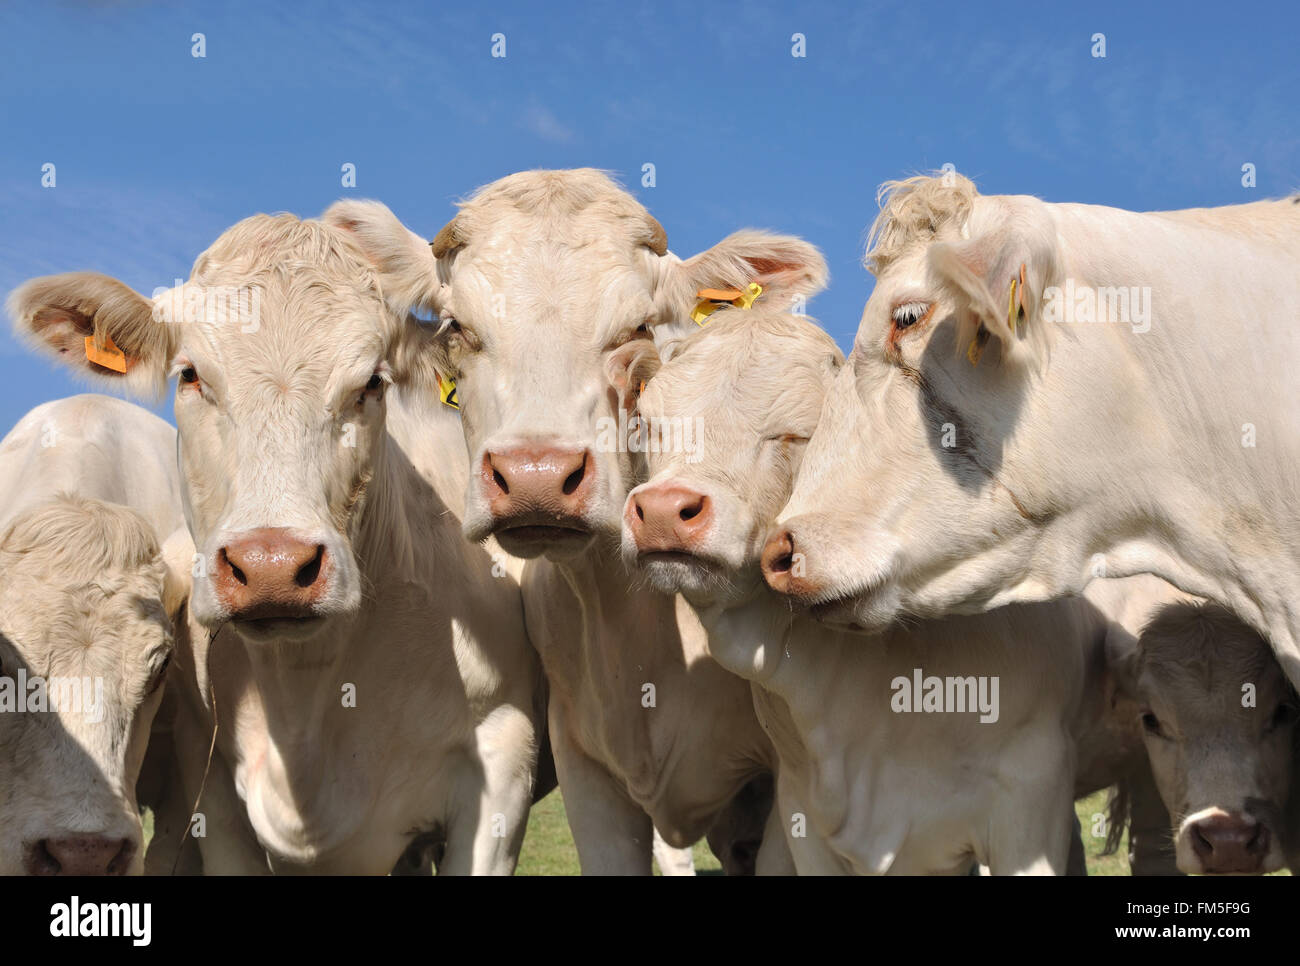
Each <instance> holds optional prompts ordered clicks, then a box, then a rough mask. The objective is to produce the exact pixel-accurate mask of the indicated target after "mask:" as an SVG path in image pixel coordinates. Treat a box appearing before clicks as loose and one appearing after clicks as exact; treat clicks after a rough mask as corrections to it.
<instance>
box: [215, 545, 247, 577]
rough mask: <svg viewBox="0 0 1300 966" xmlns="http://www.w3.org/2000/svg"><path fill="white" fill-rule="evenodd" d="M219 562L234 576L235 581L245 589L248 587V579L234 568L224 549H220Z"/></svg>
mask: <svg viewBox="0 0 1300 966" xmlns="http://www.w3.org/2000/svg"><path fill="white" fill-rule="evenodd" d="M221 562H222V563H224V564H225V565H226V566H227V567H229V568H230V573H231V574H232V575H233V576H234V578H235V579H236V580H238V581H239V582H240V583H241V584H243V585H244V586H245V587H247V586H248V578H247V577H246V576H244V572H243V571H242V570H240V569H239V568H238V567H236V566H235V562H234V561H233V560H231V559H230V555H229V554H227V553H226V548H225V547H222V548H221Z"/></svg>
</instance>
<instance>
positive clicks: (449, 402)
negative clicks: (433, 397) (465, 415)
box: [433, 372, 460, 409]
mask: <svg viewBox="0 0 1300 966" xmlns="http://www.w3.org/2000/svg"><path fill="white" fill-rule="evenodd" d="M433 376H434V378H435V379H437V380H438V398H439V399H440V400H442V404H443V405H444V406H450V407H451V408H452V409H460V400H458V399H457V398H456V383H455V382H454V381H452V380H451V379H447V378H444V377H443V375H442V373H440V372H435V373H434V374H433Z"/></svg>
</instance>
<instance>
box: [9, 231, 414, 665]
mask: <svg viewBox="0 0 1300 966" xmlns="http://www.w3.org/2000/svg"><path fill="white" fill-rule="evenodd" d="M10 308H11V312H12V313H13V315H14V316H15V319H16V324H17V327H18V330H19V331H20V333H22V334H24V335H26V336H27V337H28V338H29V339H30V340H31V341H33V342H34V343H35V344H36V345H37V346H38V347H40V348H42V349H45V350H47V351H49V352H52V353H53V354H55V355H56V356H57V357H58V358H60V359H61V360H63V361H65V362H66V363H68V364H69V365H71V366H72V367H73V368H75V369H77V370H79V371H80V372H82V373H83V374H85V375H87V376H90V377H93V378H95V379H97V380H99V381H100V382H107V383H110V384H114V385H118V386H122V387H125V388H128V389H131V390H135V391H137V392H141V391H149V390H151V389H153V390H160V389H162V388H163V387H165V386H166V383H167V379H168V377H169V375H175V376H177V379H178V382H177V387H176V397H175V414H176V424H177V427H178V429H179V431H180V434H179V444H178V446H179V452H180V469H181V473H182V477H183V481H184V483H183V497H184V503H185V513H186V519H187V521H188V523H189V527H190V531H191V534H192V535H193V537H194V544H195V547H196V548H197V551H198V555H199V560H198V561H197V562H196V576H195V579H194V591H193V602H192V610H193V613H194V616H195V617H196V618H197V619H198V620H199V621H201V622H202V623H203V624H205V625H208V626H215V625H219V624H222V623H224V622H229V624H230V626H231V627H232V628H234V629H235V630H236V631H237V632H238V633H239V634H240V635H241V636H242V637H245V638H246V639H250V640H255V641H270V640H273V639H275V640H283V639H296V640H303V639H307V638H312V637H315V636H317V635H318V634H319V632H320V631H321V629H322V628H323V626H324V625H325V624H326V623H327V622H328V620H329V619H331V618H346V617H347V616H348V615H350V614H352V613H354V612H355V611H356V610H357V608H358V607H359V605H360V601H361V599H362V594H363V587H362V577H361V572H360V567H359V563H358V558H359V557H360V558H362V559H364V558H365V556H367V555H379V554H382V553H385V552H387V550H388V548H385V547H381V546H366V545H364V538H363V534H362V530H363V528H362V527H361V521H362V519H363V516H364V510H365V508H366V507H367V506H368V505H369V504H370V503H371V502H377V503H382V498H381V499H379V500H372V499H368V498H372V497H373V494H372V493H371V492H370V488H371V484H372V481H373V480H374V479H375V478H376V476H377V475H379V476H380V477H381V478H382V473H381V472H380V470H381V469H382V467H383V462H384V460H385V458H386V456H387V457H388V458H392V454H391V453H389V452H387V450H386V447H385V441H386V440H387V433H386V431H385V394H386V393H387V392H388V390H389V389H390V387H392V386H393V385H402V384H404V383H407V382H410V381H415V380H418V379H419V378H420V370H421V359H423V358H425V357H426V355H427V354H426V353H423V352H422V347H423V346H424V344H425V339H426V338H427V335H426V330H425V329H424V328H423V327H421V326H420V325H418V324H417V323H416V322H415V320H414V319H411V318H409V317H408V316H407V315H406V314H405V313H398V312H395V311H393V310H392V309H391V308H390V307H389V304H388V303H387V302H386V301H385V299H384V293H383V292H381V290H380V287H379V279H378V277H377V274H376V272H375V271H374V269H373V268H372V266H371V265H370V263H369V262H368V261H367V259H366V258H365V256H364V255H363V254H362V253H361V251H360V249H358V248H357V247H356V246H355V244H354V243H353V241H352V238H351V236H350V235H348V234H347V233H346V232H342V231H338V230H336V229H333V228H330V227H328V226H326V225H324V224H322V223H320V222H312V221H300V220H299V219H297V218H295V217H293V216H292V215H277V216H274V217H271V216H266V215H257V216H254V217H252V218H249V219H246V220H245V221H242V222H240V223H239V224H237V225H235V226H234V227H233V228H231V229H230V230H228V231H227V232H225V234H223V235H222V236H221V237H220V238H219V239H218V240H217V241H216V243H215V244H213V245H212V247H211V248H209V249H208V250H207V251H206V252H204V253H203V254H202V255H201V256H199V258H198V260H197V261H196V262H195V265H194V270H193V272H192V274H191V276H190V279H189V281H188V282H186V283H184V284H183V285H181V286H179V287H177V288H175V289H171V290H167V291H164V292H161V294H159V295H157V296H156V298H155V299H154V300H153V301H150V300H149V299H146V298H144V297H143V296H141V295H138V294H136V293H135V292H133V291H132V290H131V289H129V288H127V287H126V286H125V285H123V284H121V283H120V282H117V281H115V280H114V279H111V278H107V277H104V276H102V275H92V274H87V273H76V274H70V275H56V276H50V277H47V278H40V279H35V280H33V281H31V282H28V283H27V284H26V285H24V286H22V287H21V288H20V289H18V290H17V291H16V292H15V293H14V295H13V297H12V299H11V301H10ZM100 347H103V348H102V349H101V348H100ZM115 356H116V358H115ZM119 370H122V371H119ZM431 375H432V370H429V376H431ZM422 391H423V390H422ZM375 530H376V528H373V527H372V528H370V529H369V531H367V532H370V533H373V532H374V531H375Z"/></svg>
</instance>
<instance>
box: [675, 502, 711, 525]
mask: <svg viewBox="0 0 1300 966" xmlns="http://www.w3.org/2000/svg"><path fill="white" fill-rule="evenodd" d="M703 512H704V497H700V499H699V500H697V501H696V502H695V503H692V504H691V505H690V506H684V507H682V508H681V510H680V511H679V512H678V514H677V515H678V516H680V517H681V518H682V520H683V521H686V520H694V519H695V518H696V517H697V516H699V515H700V514H701V513H703Z"/></svg>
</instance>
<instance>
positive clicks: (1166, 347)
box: [1041, 213, 1300, 682]
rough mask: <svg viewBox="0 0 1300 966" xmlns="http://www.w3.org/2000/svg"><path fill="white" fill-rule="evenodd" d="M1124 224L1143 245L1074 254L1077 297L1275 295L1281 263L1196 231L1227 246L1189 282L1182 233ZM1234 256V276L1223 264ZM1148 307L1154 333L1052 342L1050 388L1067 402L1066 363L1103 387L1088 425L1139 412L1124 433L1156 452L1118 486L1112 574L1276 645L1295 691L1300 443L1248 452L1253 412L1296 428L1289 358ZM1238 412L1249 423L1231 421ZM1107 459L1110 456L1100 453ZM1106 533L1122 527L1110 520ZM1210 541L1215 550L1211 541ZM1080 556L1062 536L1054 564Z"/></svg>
mask: <svg viewBox="0 0 1300 966" xmlns="http://www.w3.org/2000/svg"><path fill="white" fill-rule="evenodd" d="M1126 214H1127V215H1128V217H1130V218H1132V219H1135V220H1134V222H1133V223H1132V225H1133V234H1135V235H1136V236H1137V241H1136V242H1134V243H1132V244H1131V245H1130V250H1128V251H1126V252H1124V253H1123V254H1124V258H1123V259H1119V258H1117V257H1116V254H1117V253H1116V252H1115V251H1114V248H1113V246H1110V247H1107V246H1104V245H1103V246H1102V247H1101V250H1102V252H1103V254H1102V255H1101V256H1099V255H1098V254H1096V253H1094V252H1093V251H1091V250H1090V249H1088V248H1086V247H1083V246H1078V245H1076V246H1072V247H1071V248H1070V249H1069V250H1067V251H1066V252H1065V256H1066V258H1065V265H1066V275H1067V276H1068V277H1069V278H1072V279H1073V280H1074V282H1075V289H1076V291H1077V290H1078V288H1079V287H1080V286H1085V285H1086V286H1088V287H1091V289H1093V290H1101V289H1103V288H1107V287H1112V286H1114V287H1122V286H1132V285H1133V284H1134V279H1138V280H1139V281H1140V282H1141V284H1143V285H1147V286H1149V287H1150V289H1151V290H1152V292H1153V293H1157V295H1158V293H1160V292H1170V291H1177V292H1179V293H1180V296H1181V300H1182V302H1185V303H1187V304H1193V305H1197V304H1209V305H1215V304H1220V303H1218V302H1216V301H1215V299H1216V298H1219V299H1222V297H1223V296H1222V295H1221V293H1219V292H1218V289H1217V288H1216V286H1219V285H1220V283H1221V280H1222V279H1223V278H1224V277H1225V273H1227V272H1229V271H1230V272H1232V274H1233V277H1234V279H1235V281H1234V283H1233V291H1234V292H1236V293H1240V294H1241V295H1242V296H1243V297H1244V296H1245V295H1246V294H1248V293H1251V292H1254V291H1268V290H1269V285H1270V278H1269V273H1270V272H1275V271H1276V269H1277V267H1278V262H1277V258H1278V257H1279V256H1268V255H1266V254H1263V253H1259V252H1258V251H1257V248H1256V247H1253V246H1252V245H1251V244H1250V243H1249V242H1248V241H1246V240H1243V239H1241V238H1238V237H1233V236H1231V235H1230V234H1227V233H1224V232H1222V231H1217V230H1214V228H1213V227H1212V226H1211V227H1208V228H1207V227H1206V226H1200V227H1201V228H1202V229H1203V234H1202V237H1204V238H1206V239H1209V240H1212V241H1213V240H1217V241H1220V242H1222V245H1221V247H1219V248H1209V247H1207V248H1206V251H1205V253H1204V254H1203V255H1202V256H1201V257H1200V259H1199V261H1201V263H1202V264H1200V265H1199V268H1200V269H1201V271H1200V274H1199V275H1197V276H1195V277H1192V278H1187V277H1185V275H1186V273H1187V272H1188V271H1189V267H1188V255H1187V253H1186V251H1184V250H1183V249H1182V248H1180V247H1179V244H1180V238H1181V237H1182V234H1181V233H1182V232H1185V231H1186V230H1187V226H1186V225H1179V226H1178V229H1179V231H1178V232H1171V231H1170V230H1169V229H1170V224H1169V222H1168V221H1167V220H1163V219H1160V216H1159V215H1135V214H1131V213H1126ZM1072 227H1073V226H1072ZM1068 234H1069V232H1068V231H1067V232H1062V235H1068ZM1184 247H1185V246H1184ZM1229 252H1231V256H1229V255H1228V254H1227V253H1229ZM1248 256H1250V257H1248ZM1255 256H1257V257H1255ZM1229 257H1231V262H1230V264H1228V265H1225V264H1223V260H1224V259H1225V258H1229ZM1150 305H1151V318H1150V320H1149V325H1150V329H1149V331H1147V332H1145V333H1142V334H1140V335H1138V334H1133V333H1131V332H1130V330H1129V329H1128V327H1125V326H1121V325H1116V324H1115V323H1092V324H1082V323H1081V324H1075V325H1070V326H1068V327H1067V328H1069V329H1070V330H1071V331H1070V335H1071V338H1069V339H1057V340H1056V343H1057V344H1056V345H1055V346H1054V347H1053V354H1054V356H1055V355H1056V354H1057V353H1058V352H1059V353H1060V355H1061V356H1062V358H1061V359H1057V358H1053V359H1052V360H1051V361H1050V362H1049V364H1048V366H1047V367H1046V380H1047V382H1046V385H1045V388H1044V389H1043V390H1041V391H1043V392H1056V393H1058V394H1060V395H1062V396H1064V395H1066V394H1067V391H1068V388H1069V384H1068V376H1066V377H1065V378H1066V380H1067V381H1066V383H1065V384H1064V386H1058V385H1056V384H1055V380H1054V379H1053V370H1054V369H1056V368H1057V367H1058V366H1060V365H1061V364H1062V363H1063V362H1066V361H1068V362H1069V364H1070V366H1071V368H1073V369H1074V370H1075V374H1076V376H1077V373H1078V372H1080V371H1082V372H1088V371H1091V372H1093V373H1095V374H1096V375H1097V376H1099V377H1101V378H1103V379H1106V380H1107V381H1106V382H1105V383H1104V385H1101V386H1098V387H1097V388H1096V391H1095V392H1094V396H1095V397H1097V398H1099V399H1104V400H1105V403H1106V409H1104V410H1102V409H1096V410H1094V411H1093V413H1092V415H1091V417H1090V418H1091V419H1093V420H1097V419H1103V418H1118V417H1116V416H1115V414H1117V413H1132V414H1135V415H1134V417H1133V418H1129V419H1127V420H1126V422H1127V425H1126V428H1125V429H1126V432H1127V433H1130V434H1132V433H1142V434H1143V435H1141V436H1140V437H1139V438H1140V439H1141V441H1142V442H1141V451H1142V452H1143V453H1146V454H1149V455H1148V457H1147V459H1146V460H1145V461H1144V462H1145V464H1146V466H1147V467H1148V468H1149V469H1150V472H1146V473H1126V474H1125V475H1124V476H1123V486H1124V489H1125V490H1126V491H1127V495H1128V498H1129V502H1130V504H1131V505H1132V506H1133V507H1135V509H1136V511H1137V512H1136V513H1135V514H1134V518H1133V519H1132V520H1131V521H1128V524H1129V526H1128V530H1127V532H1126V538H1125V541H1124V542H1123V543H1122V544H1121V545H1119V546H1116V547H1111V548H1109V549H1108V550H1107V553H1106V557H1107V565H1108V571H1109V575H1111V576H1126V575H1129V574H1136V573H1142V572H1150V573H1154V574H1156V575H1158V576H1160V577H1162V578H1164V579H1166V580H1168V581H1170V582H1171V583H1174V584H1175V585H1177V586H1179V587H1180V588H1182V589H1183V590H1185V591H1187V592H1189V593H1193V594H1197V595H1200V596H1205V597H1211V598H1214V599H1217V600H1221V601H1223V602H1224V603H1226V604H1228V605H1229V606H1230V607H1231V608H1232V609H1233V610H1234V611H1235V612H1236V613H1237V614H1238V615H1239V616H1240V617H1242V618H1243V619H1245V620H1246V621H1247V622H1248V623H1250V624H1251V625H1253V626H1254V627H1255V628H1256V629H1257V630H1259V631H1261V632H1262V633H1265V634H1266V635H1270V636H1271V637H1272V638H1273V641H1274V644H1275V647H1276V649H1277V651H1278V654H1279V657H1280V658H1281V659H1282V662H1283V666H1284V667H1285V668H1286V669H1287V673H1288V675H1289V676H1290V678H1291V680H1292V681H1295V682H1300V648H1298V646H1297V645H1300V640H1297V638H1296V633H1297V628H1300V610H1298V609H1297V605H1296V601H1297V600H1300V583H1298V582H1297V580H1296V577H1295V574H1296V573H1297V572H1300V552H1298V551H1297V547H1296V546H1294V545H1288V544H1287V543H1286V540H1285V536H1284V535H1285V534H1286V533H1288V532H1289V528H1288V527H1287V526H1286V520H1285V516H1284V514H1285V507H1286V506H1287V505H1288V502H1289V496H1288V497H1287V498H1284V499H1279V494H1278V493H1277V491H1276V485H1277V482H1278V481H1282V480H1288V479H1291V480H1294V479H1295V478H1296V470H1295V465H1296V463H1297V461H1298V457H1297V451H1296V450H1297V445H1296V442H1295V440H1294V439H1292V438H1288V436H1289V434H1288V432H1287V431H1286V430H1285V429H1284V428H1275V429H1273V432H1272V436H1273V437H1274V439H1275V442H1274V444H1273V445H1271V446H1270V445H1266V444H1265V443H1264V440H1263V436H1262V434H1263V433H1264V432H1265V431H1266V429H1267V428H1268V427H1266V425H1265V424H1264V423H1260V426H1259V432H1260V433H1261V437H1260V442H1259V443H1258V444H1257V445H1256V446H1255V447H1254V448H1245V447H1244V446H1243V444H1242V438H1241V431H1242V426H1241V425H1240V423H1242V422H1245V421H1247V420H1248V419H1249V415H1250V414H1253V413H1261V414H1268V419H1270V420H1278V421H1282V420H1286V419H1293V418H1294V417H1292V416H1290V413H1291V412H1292V407H1291V401H1290V400H1289V399H1288V398H1287V395H1286V393H1287V391H1288V390H1287V388H1286V387H1287V386H1289V385H1290V384H1291V383H1290V381H1289V378H1288V376H1287V375H1286V374H1285V371H1286V366H1287V364H1288V362H1287V358H1286V353H1285V352H1281V353H1278V352H1274V353H1272V354H1269V353H1267V351H1266V350H1264V349H1263V348H1261V347H1260V346H1257V345H1255V344H1253V343H1251V341H1250V340H1249V339H1247V338H1244V337H1242V336H1241V334H1240V333H1232V334H1229V335H1226V336H1225V334H1224V330H1225V320H1224V319H1223V318H1221V317H1218V316H1217V315H1215V316H1213V317H1211V315H1210V314H1209V313H1208V312H1206V311H1202V313H1201V314H1194V315H1191V316H1187V317H1184V316H1183V315H1180V314H1179V310H1178V307H1177V306H1170V305H1169V303H1168V300H1166V301H1165V302H1164V303H1162V302H1161V300H1160V299H1159V298H1158V297H1156V296H1153V298H1152V299H1151V302H1150ZM1211 368H1217V369H1218V370H1220V371H1222V372H1223V373H1224V374H1225V378H1223V379H1221V380H1219V381H1217V383H1216V385H1215V391H1214V392H1211V393H1207V392H1205V391H1204V386H1203V384H1202V382H1201V380H1203V379H1204V378H1205V377H1206V376H1207V369H1211ZM1117 374H1119V375H1117ZM1234 374H1235V375H1234ZM1171 400H1178V402H1177V403H1176V404H1171V402H1170V401H1171ZM1237 414H1245V415H1240V416H1239V417H1238V418H1236V419H1235V420H1234V419H1233V418H1232V417H1233V416H1235V415H1237ZM1243 454H1245V458H1247V459H1249V460H1251V461H1252V462H1253V464H1254V465H1255V466H1256V467H1258V470H1257V472H1255V473H1253V474H1236V475H1229V474H1228V473H1227V472H1223V471H1220V470H1219V469H1218V468H1219V467H1227V466H1236V465H1239V464H1240V461H1241V460H1242V459H1243ZM1118 455H1119V456H1121V457H1122V456H1123V455H1124V454H1123V453H1122V452H1120V453H1119V454H1118ZM1099 458H1102V459H1105V458H1107V456H1106V454H1105V452H1104V451H1103V452H1101V453H1100V454H1099ZM1079 495H1080V496H1081V497H1082V498H1083V499H1085V500H1086V499H1087V498H1088V494H1087V493H1082V494H1079ZM1105 523H1106V526H1103V530H1104V529H1107V528H1109V529H1110V530H1112V531H1113V530H1114V529H1115V527H1116V524H1115V521H1113V520H1108V521H1106V522H1105ZM1207 532H1212V533H1213V534H1214V537H1213V539H1208V540H1207V539H1206V533H1207ZM1076 546H1077V539H1076V535H1075V534H1073V533H1070V532H1068V531H1062V533H1061V537H1060V548H1059V549H1060V552H1061V554H1062V556H1060V557H1058V559H1070V557H1071V556H1073V553H1072V552H1071V551H1072V550H1073V549H1074V548H1075V547H1076ZM1083 563H1084V564H1087V563H1088V562H1087V561H1085V562H1083Z"/></svg>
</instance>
